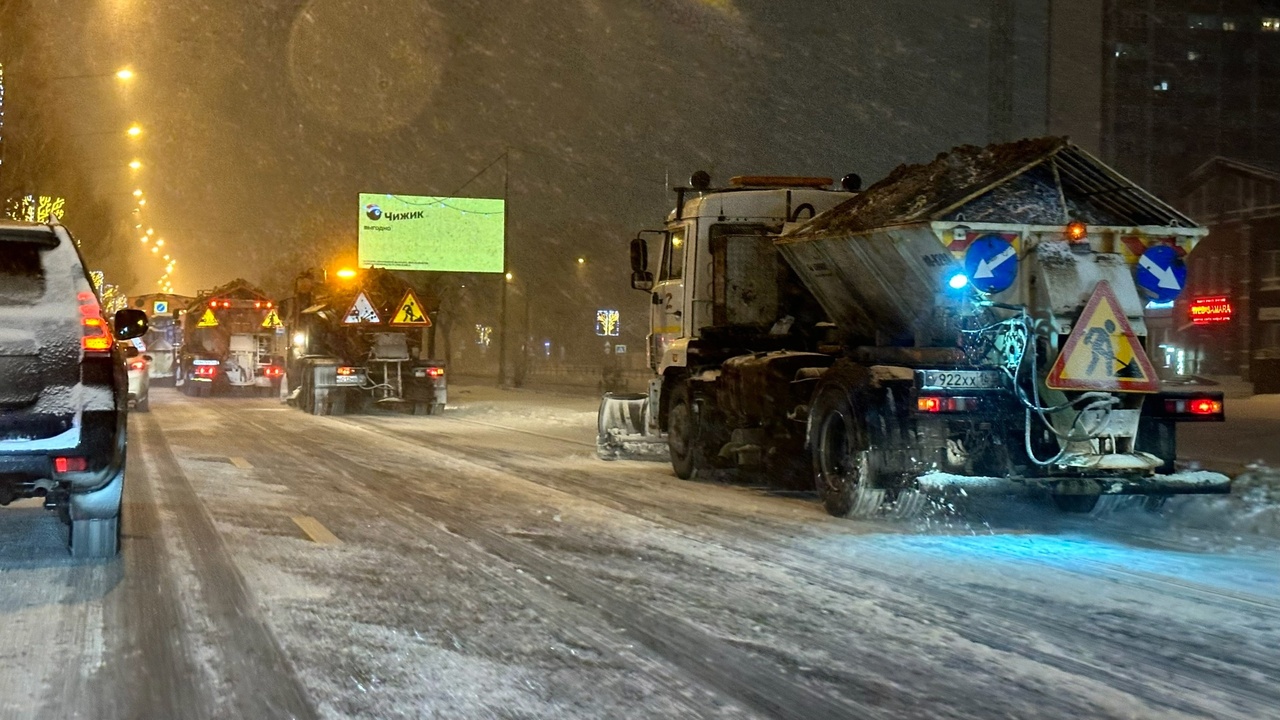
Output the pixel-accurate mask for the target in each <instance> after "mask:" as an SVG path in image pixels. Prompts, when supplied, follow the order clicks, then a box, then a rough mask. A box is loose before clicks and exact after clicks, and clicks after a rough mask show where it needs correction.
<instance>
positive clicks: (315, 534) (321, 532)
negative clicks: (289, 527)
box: [293, 515, 342, 545]
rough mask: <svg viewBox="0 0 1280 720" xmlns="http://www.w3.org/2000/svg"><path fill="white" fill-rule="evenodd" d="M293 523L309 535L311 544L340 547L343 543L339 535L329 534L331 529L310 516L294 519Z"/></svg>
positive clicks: (299, 516)
mask: <svg viewBox="0 0 1280 720" xmlns="http://www.w3.org/2000/svg"><path fill="white" fill-rule="evenodd" d="M293 522H294V524H295V525H297V526H298V527H299V528H301V529H302V532H304V533H306V534H307V537H309V538H311V542H314V543H316V544H318V545H338V544H340V543H341V542H342V541H341V540H339V539H338V536H337V535H334V534H333V533H331V532H329V528H327V527H325V526H324V525H321V524H320V521H319V520H317V519H315V518H313V517H311V516H310V515H298V516H296V517H294V518H293Z"/></svg>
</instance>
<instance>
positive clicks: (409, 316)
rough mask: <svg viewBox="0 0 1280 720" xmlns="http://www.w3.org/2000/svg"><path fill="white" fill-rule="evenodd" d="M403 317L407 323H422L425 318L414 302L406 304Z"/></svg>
mask: <svg viewBox="0 0 1280 720" xmlns="http://www.w3.org/2000/svg"><path fill="white" fill-rule="evenodd" d="M401 317H403V318H404V320H403V322H407V323H420V322H422V321H423V317H422V316H421V315H419V314H418V308H417V306H416V305H415V304H414V302H413V301H412V300H410V301H409V302H407V303H405V304H404V307H403V308H402V313H401Z"/></svg>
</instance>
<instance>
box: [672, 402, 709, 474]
mask: <svg viewBox="0 0 1280 720" xmlns="http://www.w3.org/2000/svg"><path fill="white" fill-rule="evenodd" d="M667 448H668V449H669V450H670V451H671V467H672V469H674V470H675V471H676V477H678V478H680V479H681V480H692V479H694V478H696V477H697V476H698V473H699V471H702V470H703V469H704V468H705V467H706V459H705V455H706V453H705V451H704V448H703V446H702V433H701V428H700V427H699V423H698V413H697V412H696V408H695V407H694V405H693V392H692V391H691V390H690V388H689V383H688V382H687V381H683V380H682V381H677V382H676V383H675V384H674V385H673V386H672V390H671V404H670V406H669V407H668V409H667Z"/></svg>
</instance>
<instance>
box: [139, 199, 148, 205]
mask: <svg viewBox="0 0 1280 720" xmlns="http://www.w3.org/2000/svg"><path fill="white" fill-rule="evenodd" d="M146 204H147V199H146V198H143V199H141V200H139V201H138V207H145V206H146Z"/></svg>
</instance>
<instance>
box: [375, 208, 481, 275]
mask: <svg viewBox="0 0 1280 720" xmlns="http://www.w3.org/2000/svg"><path fill="white" fill-rule="evenodd" d="M505 212H506V208H505V201H503V200H497V199H492V198H447V197H423V196H418V195H386V194H379V193H360V233H359V238H360V249H359V261H360V267H365V268H368V267H380V268H386V269H388V270H435V271H439V272H494V273H497V272H503V271H504V270H505V268H504V263H503V242H504V228H505V223H504V219H505V218H504V214H505Z"/></svg>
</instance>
